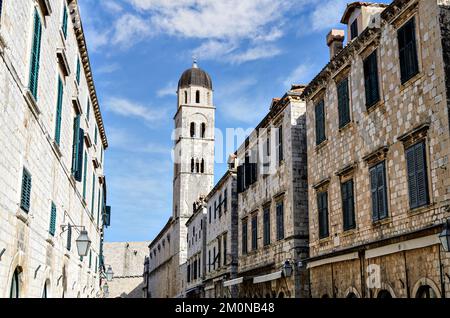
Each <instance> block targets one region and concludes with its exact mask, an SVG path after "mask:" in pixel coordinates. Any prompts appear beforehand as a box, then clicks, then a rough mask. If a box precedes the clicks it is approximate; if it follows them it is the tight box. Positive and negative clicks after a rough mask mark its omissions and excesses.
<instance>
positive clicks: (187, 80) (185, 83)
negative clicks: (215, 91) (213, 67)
mask: <svg viewBox="0 0 450 318" xmlns="http://www.w3.org/2000/svg"><path fill="white" fill-rule="evenodd" d="M190 86H200V87H204V88H207V89H210V90H212V81H211V77H210V76H209V75H208V73H206V72H205V71H204V70H202V69H201V68H199V67H198V66H197V61H195V60H194V63H193V65H192V67H191V68H190V69H188V70H186V71H184V73H183V74H182V75H181V77H180V80H179V81H178V89H181V88H187V87H190Z"/></svg>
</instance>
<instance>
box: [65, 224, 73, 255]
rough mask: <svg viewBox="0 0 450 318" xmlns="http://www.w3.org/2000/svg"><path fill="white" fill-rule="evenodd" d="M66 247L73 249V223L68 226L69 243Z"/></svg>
mask: <svg viewBox="0 0 450 318" xmlns="http://www.w3.org/2000/svg"><path fill="white" fill-rule="evenodd" d="M66 249H67V250H68V251H70V250H71V249H72V225H70V224H69V226H68V228H67V244H66Z"/></svg>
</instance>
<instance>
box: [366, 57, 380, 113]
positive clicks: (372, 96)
mask: <svg viewBox="0 0 450 318" xmlns="http://www.w3.org/2000/svg"><path fill="white" fill-rule="evenodd" d="M364 83H365V92H366V106H367V108H370V107H371V106H373V105H375V104H376V103H377V102H378V100H379V91H378V62H377V50H375V51H374V52H373V53H372V54H370V55H369V56H368V57H367V58H366V59H365V60H364Z"/></svg>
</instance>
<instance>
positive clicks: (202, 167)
mask: <svg viewBox="0 0 450 318" xmlns="http://www.w3.org/2000/svg"><path fill="white" fill-rule="evenodd" d="M200 172H201V173H205V160H204V159H202V163H201V165H200Z"/></svg>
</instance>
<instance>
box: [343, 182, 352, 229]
mask: <svg viewBox="0 0 450 318" xmlns="http://www.w3.org/2000/svg"><path fill="white" fill-rule="evenodd" d="M341 192H342V193H341V195H342V209H343V216H344V230H345V231H347V230H350V229H353V228H355V211H354V200H353V180H350V181H347V182H345V183H343V184H342V185H341Z"/></svg>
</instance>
